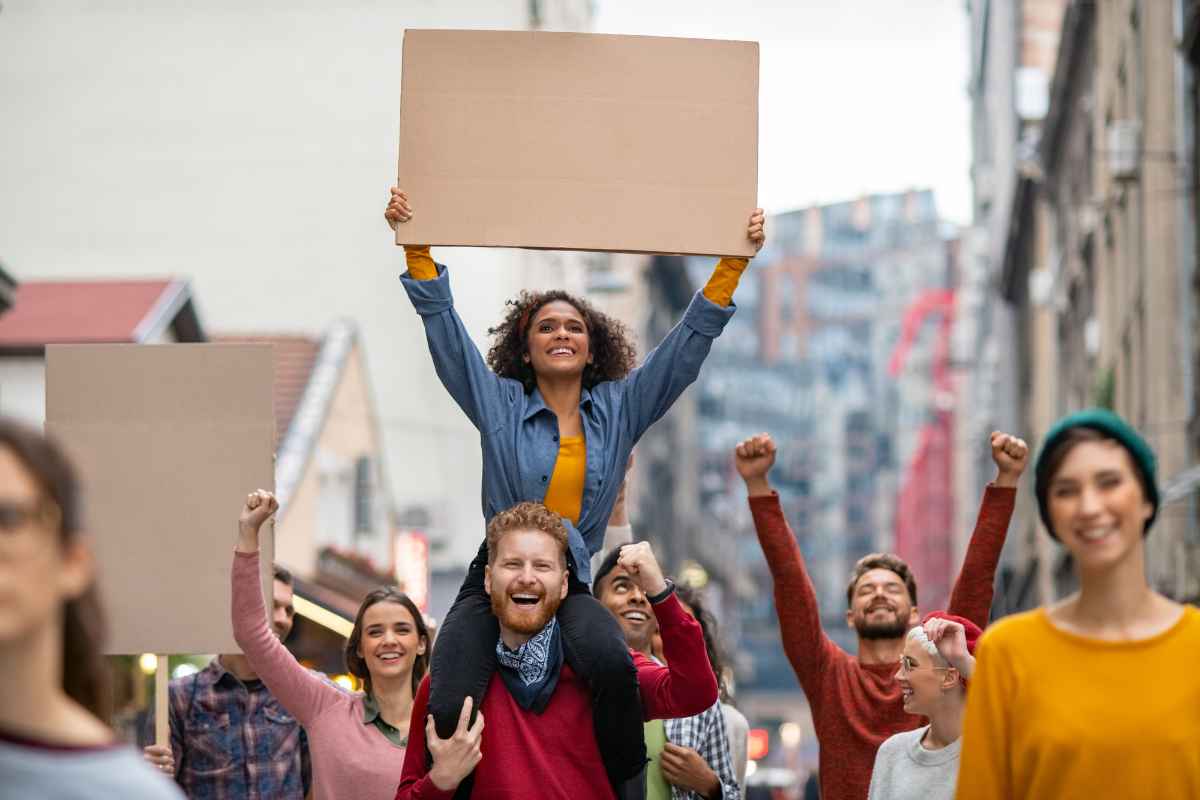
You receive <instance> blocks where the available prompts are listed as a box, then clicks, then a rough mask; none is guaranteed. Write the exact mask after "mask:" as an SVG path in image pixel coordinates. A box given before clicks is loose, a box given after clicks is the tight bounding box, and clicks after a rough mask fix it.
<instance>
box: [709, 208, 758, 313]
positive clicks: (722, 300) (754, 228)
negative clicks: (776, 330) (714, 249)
mask: <svg viewBox="0 0 1200 800" xmlns="http://www.w3.org/2000/svg"><path fill="white" fill-rule="evenodd" d="M746 236H747V238H749V239H750V241H752V242H754V252H756V253H757V252H758V251H759V250H761V249H762V246H763V243H764V242H765V241H766V240H767V238H766V217H764V216H763V210H762V209H761V208H756V209H754V213H753V214H751V215H750V225H749V227H748V228H747V230H746ZM749 265H750V259H748V258H738V257H736V256H726V257H725V258H722V259H721V260H720V261H718V262H717V266H716V267H715V268H713V274H712V275H711V276H710V277H709V279H708V283H706V284H705V285H704V290H703V294H704V296H705V297H707V298H708V299H709V300H711V301H712V302H714V303H716V304H717V305H719V306H727V305H729V304H730V303H732V302H733V293H734V291H735V290H736V289H737V285H738V281H740V280H741V278H742V273H743V272H745V271H746V267H747V266H749Z"/></svg>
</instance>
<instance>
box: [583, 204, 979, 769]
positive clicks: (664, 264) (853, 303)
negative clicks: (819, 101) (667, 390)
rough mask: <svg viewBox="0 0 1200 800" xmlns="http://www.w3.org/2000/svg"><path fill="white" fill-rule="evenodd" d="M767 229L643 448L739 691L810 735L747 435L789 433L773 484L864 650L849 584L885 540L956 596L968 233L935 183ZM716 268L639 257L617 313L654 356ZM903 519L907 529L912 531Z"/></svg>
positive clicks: (660, 534) (942, 592)
mask: <svg viewBox="0 0 1200 800" xmlns="http://www.w3.org/2000/svg"><path fill="white" fill-rule="evenodd" d="M768 224H769V229H770V236H769V241H768V245H767V248H766V249H764V251H763V252H762V253H761V254H760V255H759V256H758V257H757V258H756V259H755V260H754V261H753V263H752V265H751V267H750V269H749V271H748V272H747V273H746V274H745V275H744V277H743V278H742V281H741V284H740V285H739V287H738V290H737V293H736V295H735V302H736V303H737V306H738V311H737V313H736V314H735V315H734V316H733V318H732V320H731V321H730V323H729V325H728V327H727V328H726V329H725V332H724V333H723V334H722V336H721V337H720V338H719V339H718V340H717V341H716V343H715V344H714V346H713V350H712V353H711V355H710V356H709V359H708V361H707V362H706V363H705V366H704V370H703V371H702V373H701V376H700V378H699V380H698V381H697V383H696V385H695V386H693V387H692V388H691V389H689V390H688V391H687V392H685V393H684V395H683V397H681V398H680V400H679V401H678V402H677V403H676V405H675V406H674V407H673V408H672V410H671V411H670V412H669V413H668V414H667V416H666V417H664V419H663V420H662V421H660V422H659V423H657V424H656V425H655V426H654V427H653V428H651V430H650V431H649V432H648V433H647V434H646V436H645V438H644V439H643V440H642V442H641V443H640V444H639V446H638V449H637V464H636V466H635V476H636V478H635V482H634V488H633V490H632V491H631V495H632V510H631V517H632V522H633V525H634V530H635V536H636V537H637V538H645V539H650V540H651V541H653V542H654V543H655V545H656V547H658V548H659V550H660V551H661V552H662V553H663V554H664V562H665V563H666V564H667V565H668V568H669V569H670V570H671V571H672V572H675V573H676V575H677V577H680V578H681V579H682V580H685V581H687V582H690V583H693V584H695V583H700V584H703V585H704V587H705V591H706V592H707V593H708V595H709V604H710V606H711V607H715V608H716V610H717V612H718V613H719V614H720V617H721V619H720V622H721V626H722V630H723V638H724V639H725V641H726V642H727V644H728V646H729V649H730V651H731V652H730V656H731V657H732V658H731V661H732V663H733V665H734V673H735V679H736V681H735V685H736V688H737V698H738V702H739V705H740V706H741V707H742V709H743V710H744V711H745V712H746V713H747V715H748V716H749V717H750V718H751V719H752V720H753V721H754V722H755V724H756V725H766V726H767V727H768V728H769V729H770V730H771V731H772V734H771V735H772V736H776V734H777V731H778V730H779V724H780V723H784V722H792V723H799V724H800V725H801V726H802V730H803V729H804V728H805V727H806V726H807V730H808V731H809V733H811V725H810V723H809V721H808V718H807V710H806V706H805V703H804V700H803V697H802V695H801V694H800V693H799V691H798V686H797V684H796V679H795V675H794V673H793V671H792V669H791V666H790V665H789V664H788V662H787V660H786V658H785V656H784V654H783V652H782V649H781V648H780V645H779V630H778V624H777V616H776V613H775V606H774V599H773V596H772V594H771V591H770V586H771V579H770V575H769V572H768V570H767V567H766V564H765V563H764V561H763V558H762V552H761V550H760V548H759V545H758V541H757V539H756V537H755V534H754V531H753V527H752V524H751V521H750V517H749V511H748V508H747V506H746V502H745V491H744V489H743V487H742V484H741V481H740V480H739V479H738V478H737V475H736V472H735V471H734V469H733V464H732V451H733V447H734V445H735V444H736V443H737V442H738V441H739V440H741V439H743V438H745V437H747V436H750V435H753V434H755V433H758V432H760V431H768V432H770V433H771V434H772V435H773V436H774V437H775V438H776V440H777V442H778V443H779V447H780V456H779V461H778V463H777V465H776V467H775V469H774V471H773V472H772V482H773V483H774V485H775V486H776V487H777V488H778V490H779V492H780V495H781V497H782V501H783V506H784V510H785V513H786V514H787V516H788V519H789V521H790V522H791V524H792V526H793V528H794V529H795V531H796V534H797V537H798V539H799V541H800V545H801V548H802V550H803V551H804V554H805V557H806V559H807V560H808V564H809V569H810V573H811V575H812V577H813V580H814V583H815V584H816V588H817V593H818V598H819V601H820V604H821V610H822V614H823V617H824V625H825V628H826V630H827V631H828V632H829V633H830V635H832V636H833V637H834V638H835V639H836V640H837V641H838V642H839V643H840V644H841V645H842V646H843V647H847V648H852V647H853V636H852V634H851V632H850V631H849V630H848V629H847V627H846V623H845V616H844V612H845V608H846V600H845V579H846V576H847V575H848V574H849V570H850V567H851V566H852V565H853V563H854V561H855V560H857V559H858V558H859V557H860V556H862V555H865V554H866V553H868V552H871V551H873V550H892V549H894V548H895V547H896V546H897V545H898V544H900V545H902V547H901V549H902V551H905V552H902V554H903V555H905V557H907V558H909V559H911V560H912V561H913V563H914V566H915V568H916V569H917V571H918V574H919V575H920V580H921V582H922V600H923V602H924V601H925V600H926V599H928V600H929V602H932V603H935V604H937V603H943V604H944V602H945V597H946V594H947V593H948V589H949V584H950V581H951V580H952V577H953V575H952V567H951V565H950V564H949V559H947V558H945V557H944V554H945V553H946V551H947V550H948V547H949V543H950V539H951V534H950V528H949V524H950V517H951V515H952V512H953V496H952V492H951V484H950V483H949V473H950V468H951V464H952V454H951V451H950V448H949V447H948V446H947V442H948V439H949V436H950V431H951V430H952V426H951V425H949V424H948V423H949V422H951V421H952V420H948V419H947V418H946V413H947V411H948V410H949V409H950V408H951V407H952V404H951V403H949V402H948V399H947V398H946V397H944V396H942V394H941V393H942V392H944V391H948V388H947V387H949V386H950V382H949V380H948V379H947V380H945V381H943V387H942V389H940V390H939V389H938V388H937V387H936V386H935V383H936V382H935V380H934V377H935V375H936V374H940V373H946V372H948V370H949V367H950V364H949V321H950V319H951V317H952V305H953V291H952V290H953V286H954V281H955V279H956V275H957V253H958V248H957V246H956V242H955V241H954V240H953V235H952V232H948V231H947V230H946V229H945V228H944V226H943V225H942V223H941V222H940V221H939V219H938V217H937V212H936V208H935V206H934V198H933V195H932V194H931V193H930V192H926V191H914V192H908V193H900V194H889V195H872V196H869V197H864V198H861V199H859V200H856V201H853V202H846V203H838V204H834V205H829V206H822V207H816V208H809V209H804V210H801V211H796V212H792V213H788V214H783V215H779V216H776V217H773V218H772V219H771V220H770V221H769V223H768ZM631 262H633V263H634V265H633V266H630V263H631ZM712 266H713V259H709V258H689V259H686V261H682V260H679V259H674V258H664V257H657V258H654V259H642V260H641V261H640V262H636V259H635V257H626V258H625V259H623V260H619V261H617V262H615V263H614V274H616V275H620V276H623V277H622V278H621V279H620V280H621V281H622V282H624V283H626V284H627V285H628V286H629V290H628V293H627V294H623V295H618V296H614V299H613V301H612V302H613V303H615V304H614V305H608V306H606V308H608V309H609V310H612V311H613V312H614V313H617V314H618V315H622V318H624V319H626V320H627V321H630V322H632V323H633V324H634V325H635V327H636V328H637V332H638V338H639V343H640V350H641V352H643V353H644V352H645V349H646V347H649V346H653V344H654V343H655V342H657V341H658V339H659V338H661V336H662V335H663V334H664V333H665V332H666V330H667V329H669V326H670V325H672V324H674V323H675V321H677V320H678V318H679V315H680V314H681V313H682V311H683V309H684V307H686V304H687V302H688V301H689V300H690V298H691V296H692V294H693V293H694V292H695V291H696V290H697V289H698V288H700V287H701V286H703V284H704V282H705V281H706V280H707V278H708V276H709V274H710V273H711V270H712ZM621 308H625V311H621V310H620V309H621ZM625 313H628V314H630V316H623V315H624V314H625ZM906 323H907V324H906ZM929 470H933V471H934V472H933V473H930V472H929ZM931 474H939V475H942V476H943V478H942V482H941V483H940V484H939V485H938V486H937V487H935V488H936V491H933V492H912V493H911V494H910V497H909V503H908V505H907V506H905V505H904V504H903V502H902V501H903V499H904V490H905V487H906V485H908V486H913V485H918V486H919V485H924V484H925V483H927V482H928V481H927V479H928V477H929V476H930V475H931ZM914 475H915V476H919V479H918V480H916V481H913V480H909V481H907V483H906V480H905V479H906V478H907V477H910V476H914ZM906 514H907V517H906V516H905V515H906ZM901 519H907V522H908V527H907V528H905V530H906V531H908V532H909V533H910V536H909V539H908V541H904V540H903V537H901V538H900V539H899V540H898V538H897V533H898V532H899V531H900V528H898V525H900V520H901ZM939 598H940V599H939ZM800 741H801V742H802V743H803V744H802V745H801V751H802V752H801V755H802V760H806V758H807V756H804V754H805V753H807V754H808V755H811V756H813V757H814V758H815V743H814V742H813V740H812V738H811V736H807V737H806V736H803V735H801V737H800ZM778 744H779V741H778V740H777V739H776V741H775V745H778ZM806 748H807V749H806ZM776 749H777V751H781V748H778V747H776ZM808 750H811V751H812V752H811V753H808Z"/></svg>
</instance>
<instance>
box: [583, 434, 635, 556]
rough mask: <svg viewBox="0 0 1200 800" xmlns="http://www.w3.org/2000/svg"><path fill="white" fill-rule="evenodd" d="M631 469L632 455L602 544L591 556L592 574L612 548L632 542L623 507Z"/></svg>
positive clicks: (631, 533)
mask: <svg viewBox="0 0 1200 800" xmlns="http://www.w3.org/2000/svg"><path fill="white" fill-rule="evenodd" d="M632 469H633V454H632V453H630V454H629V461H628V463H626V464H625V477H624V478H622V479H621V489H620V491H618V492H617V499H616V502H614V503H613V510H612V513H611V514H609V515H608V527H607V528H605V529H604V544H602V545H601V546H600V551H599V552H597V553H595V554H594V555H593V556H592V574H593V575H595V574H596V570H598V569H600V565H601V564H603V563H604V559H605V558H607V557H608V554H609V553H611V552H612V551H613V549H614V548H617V547H620V546H622V545H626V544H629V543H630V542H632V541H633V526H632V525H630V524H629V512H628V510H627V506H626V505H625V497H626V495H627V494H628V489H629V473H630V471H631V470H632Z"/></svg>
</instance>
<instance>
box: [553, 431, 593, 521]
mask: <svg viewBox="0 0 1200 800" xmlns="http://www.w3.org/2000/svg"><path fill="white" fill-rule="evenodd" d="M586 476H587V443H586V442H585V441H584V438H583V437H582V436H564V437H562V439H561V440H560V441H559V443H558V459H557V460H556V461H555V462H554V473H553V474H552V475H551V476H550V485H549V486H548V487H547V488H546V497H545V498H544V499H543V500H542V503H544V504H545V506H546V508H548V509H550V510H551V511H553V512H554V513H555V514H558V515H559V516H562V517H566V518H567V519H569V520H571V522H573V523H574V524H576V525H578V524H579V514H580V513H581V512H582V511H583V483H584V479H585V477H586Z"/></svg>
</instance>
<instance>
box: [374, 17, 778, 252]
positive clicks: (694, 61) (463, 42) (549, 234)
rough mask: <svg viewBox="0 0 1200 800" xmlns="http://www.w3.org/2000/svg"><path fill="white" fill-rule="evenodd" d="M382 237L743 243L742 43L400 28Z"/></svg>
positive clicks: (754, 51)
mask: <svg viewBox="0 0 1200 800" xmlns="http://www.w3.org/2000/svg"><path fill="white" fill-rule="evenodd" d="M403 69H404V72H403V75H402V79H401V84H402V85H401V103H400V162H399V170H398V180H399V186H400V187H401V188H403V189H404V190H405V191H406V192H407V193H408V196H409V198H410V199H411V200H412V203H413V211H414V214H413V219H412V221H411V222H408V223H405V224H403V225H400V226H399V230H398V231H397V234H396V242H397V244H405V243H407V244H432V245H463V246H482V247H535V248H552V249H559V250H609V251H621V252H646V253H683V254H696V255H742V256H750V255H753V254H754V250H753V247H752V246H751V245H750V243H749V242H748V241H747V239H746V224H747V221H748V220H749V218H750V214H751V212H752V211H753V210H754V208H755V206H756V205H757V194H758V44H757V43H756V42H734V41H717V40H706V39H670V38H659V37H649V36H610V35H600V34H580V33H545V32H530V31H443V30H407V31H405V32H404V67H403Z"/></svg>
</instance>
